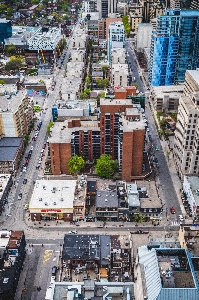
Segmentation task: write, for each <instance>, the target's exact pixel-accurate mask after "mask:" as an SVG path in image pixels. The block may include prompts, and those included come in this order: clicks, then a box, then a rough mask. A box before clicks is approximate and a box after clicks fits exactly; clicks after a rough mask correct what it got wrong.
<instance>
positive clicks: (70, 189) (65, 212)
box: [29, 180, 83, 222]
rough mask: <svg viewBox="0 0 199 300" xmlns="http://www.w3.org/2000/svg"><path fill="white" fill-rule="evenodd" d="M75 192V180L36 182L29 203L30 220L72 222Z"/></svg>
mask: <svg viewBox="0 0 199 300" xmlns="http://www.w3.org/2000/svg"><path fill="white" fill-rule="evenodd" d="M76 190H77V181H76V180H53V181H51V180H37V181H36V183H35V186H34V190H33V194H32V197H31V200H30V203H29V210H30V216H31V220H32V221H41V220H51V219H52V220H64V221H65V222H68V221H73V205H74V201H75V193H76ZM82 201H83V200H82Z"/></svg>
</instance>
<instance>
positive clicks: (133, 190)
mask: <svg viewBox="0 0 199 300" xmlns="http://www.w3.org/2000/svg"><path fill="white" fill-rule="evenodd" d="M126 189H127V197H128V203H129V206H130V207H136V206H140V200H139V194H138V190H137V184H135V183H127V185H126Z"/></svg>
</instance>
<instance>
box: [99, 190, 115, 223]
mask: <svg viewBox="0 0 199 300" xmlns="http://www.w3.org/2000/svg"><path fill="white" fill-rule="evenodd" d="M95 206H96V220H97V221H118V196H117V192H116V191H113V190H110V191H97V196H96V204H95Z"/></svg>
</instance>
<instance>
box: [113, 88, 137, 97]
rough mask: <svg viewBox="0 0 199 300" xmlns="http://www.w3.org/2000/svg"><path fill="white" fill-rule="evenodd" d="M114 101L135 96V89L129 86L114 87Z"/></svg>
mask: <svg viewBox="0 0 199 300" xmlns="http://www.w3.org/2000/svg"><path fill="white" fill-rule="evenodd" d="M114 95H115V99H126V98H127V96H136V87H135V86H134V85H131V86H124V87H121V86H115V87H114Z"/></svg>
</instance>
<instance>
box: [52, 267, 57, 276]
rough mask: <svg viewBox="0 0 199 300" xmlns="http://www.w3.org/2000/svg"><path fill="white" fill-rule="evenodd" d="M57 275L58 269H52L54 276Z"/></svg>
mask: <svg viewBox="0 0 199 300" xmlns="http://www.w3.org/2000/svg"><path fill="white" fill-rule="evenodd" d="M56 273H57V267H56V266H54V267H52V276H55V275H56Z"/></svg>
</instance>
